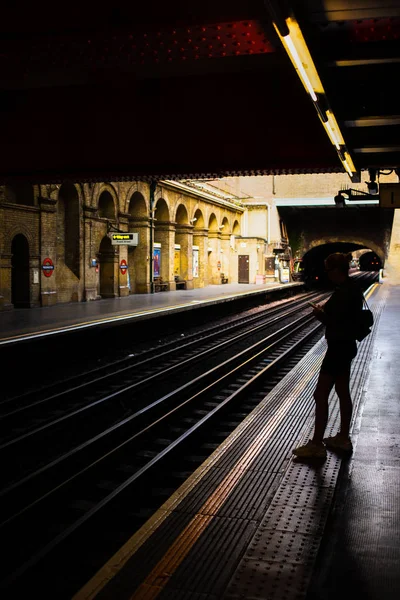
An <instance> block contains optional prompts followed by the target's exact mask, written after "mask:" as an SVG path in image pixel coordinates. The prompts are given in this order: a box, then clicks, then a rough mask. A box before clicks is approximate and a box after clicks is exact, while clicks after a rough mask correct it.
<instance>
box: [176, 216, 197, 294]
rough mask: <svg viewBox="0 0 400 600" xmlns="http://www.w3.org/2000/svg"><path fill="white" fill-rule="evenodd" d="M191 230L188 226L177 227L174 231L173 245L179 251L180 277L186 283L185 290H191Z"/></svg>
mask: <svg viewBox="0 0 400 600" xmlns="http://www.w3.org/2000/svg"><path fill="white" fill-rule="evenodd" d="M192 230H193V228H192V227H191V226H190V225H177V226H176V230H175V243H176V244H179V245H180V247H181V250H180V258H181V265H180V267H181V268H180V276H181V279H184V280H185V281H186V289H187V290H192V289H193V231H192Z"/></svg>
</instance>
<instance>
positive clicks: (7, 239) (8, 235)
mask: <svg viewBox="0 0 400 600" xmlns="http://www.w3.org/2000/svg"><path fill="white" fill-rule="evenodd" d="M19 234H22V235H24V236H25V237H26V239H27V240H28V244H29V254H30V256H32V255H33V254H35V253H36V251H35V250H36V249H35V242H36V239H35V236H34V235H33V233H32V231H30V230H29V228H28V227H27V226H26V225H24V223H18V225H14V226H12V227H10V229H5V230H4V253H5V254H11V244H12V241H13V239H14V238H15V236H16V235H19Z"/></svg>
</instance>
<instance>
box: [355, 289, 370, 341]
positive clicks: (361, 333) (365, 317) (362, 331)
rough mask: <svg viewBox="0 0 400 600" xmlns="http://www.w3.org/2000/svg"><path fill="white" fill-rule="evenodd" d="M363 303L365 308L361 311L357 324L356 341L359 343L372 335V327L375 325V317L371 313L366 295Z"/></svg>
mask: <svg viewBox="0 0 400 600" xmlns="http://www.w3.org/2000/svg"><path fill="white" fill-rule="evenodd" d="M363 302H364V308H363V309H361V310H360V312H359V315H358V319H357V324H356V340H358V341H359V342H361V341H362V340H363V339H364V338H366V337H367V335H369V334H370V333H371V327H372V325H373V324H374V315H373V314H372V312H371V311H370V309H369V306H368V304H367V301H366V299H365V297H364V295H363ZM365 307H366V308H365Z"/></svg>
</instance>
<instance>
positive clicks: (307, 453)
mask: <svg viewBox="0 0 400 600" xmlns="http://www.w3.org/2000/svg"><path fill="white" fill-rule="evenodd" d="M292 452H293V454H294V455H295V456H297V457H298V458H326V448H325V446H324V444H322V443H321V444H316V443H315V442H313V441H312V440H309V441H308V442H307V444H305V445H304V446H299V447H298V448H295V449H294V450H292Z"/></svg>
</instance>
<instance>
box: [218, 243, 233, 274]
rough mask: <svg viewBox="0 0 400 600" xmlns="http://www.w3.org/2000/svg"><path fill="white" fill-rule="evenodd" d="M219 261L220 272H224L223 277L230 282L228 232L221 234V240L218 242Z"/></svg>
mask: <svg viewBox="0 0 400 600" xmlns="http://www.w3.org/2000/svg"><path fill="white" fill-rule="evenodd" d="M220 248H221V250H220V256H221V258H220V262H221V270H220V273H224V275H225V277H227V278H228V281H229V283H231V273H230V253H231V250H230V235H229V234H228V233H224V234H221V242H220Z"/></svg>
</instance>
